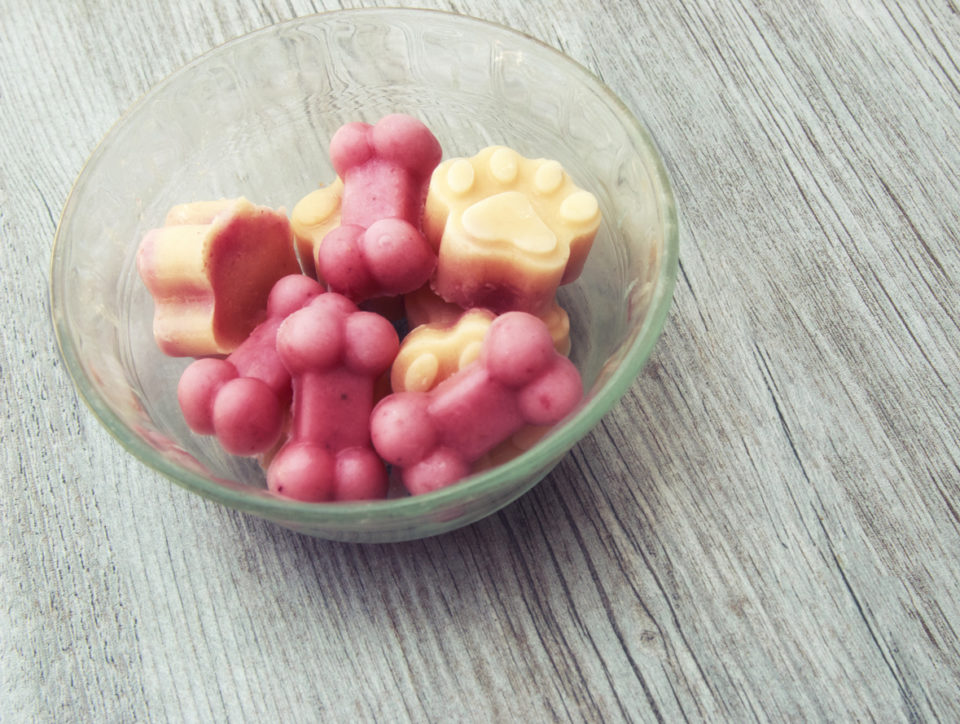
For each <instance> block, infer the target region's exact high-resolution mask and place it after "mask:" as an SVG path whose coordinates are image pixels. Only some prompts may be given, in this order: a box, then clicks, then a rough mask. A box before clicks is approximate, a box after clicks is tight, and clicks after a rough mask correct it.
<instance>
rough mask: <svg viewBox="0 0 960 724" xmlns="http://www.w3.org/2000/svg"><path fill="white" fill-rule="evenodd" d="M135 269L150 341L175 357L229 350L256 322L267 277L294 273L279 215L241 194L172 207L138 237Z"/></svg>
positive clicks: (289, 239) (288, 234)
mask: <svg viewBox="0 0 960 724" xmlns="http://www.w3.org/2000/svg"><path fill="white" fill-rule="evenodd" d="M137 268H138V270H139V272H140V276H141V278H142V279H143V282H144V284H145V285H146V287H147V289H148V290H149V292H150V294H151V296H152V297H153V300H154V318H153V333H154V338H155V339H156V341H157V344H158V345H159V346H160V348H161V349H162V350H163V351H164V352H165V353H166V354H168V355H171V356H183V357H200V356H204V355H223V354H228V353H230V352H232V351H233V350H234V349H235V348H236V347H237V346H238V345H239V344H240V343H241V342H242V341H243V340H244V339H246V337H247V335H248V334H250V332H251V330H252V329H253V328H254V327H255V326H256V325H257V324H258V323H260V322H261V321H262V320H263V317H264V314H265V312H266V302H267V296H268V294H269V293H270V289H271V287H273V284H274V282H276V281H277V280H278V279H279V278H280V277H282V276H285V275H287V274H294V273H297V272H299V271H300V265H299V264H298V263H297V257H296V253H295V252H294V248H293V232H292V231H291V229H290V222H289V221H288V220H287V216H286V214H285V213H284V212H283V211H282V210H279V211H275V210H273V209H270V208H267V207H265V206H254V205H253V204H252V203H250V202H249V201H247V200H246V199H243V198H240V199H224V200H221V201H201V202H196V203H192V204H182V205H180V206H175V207H174V208H172V209H171V210H170V212H169V213H168V215H167V224H166V225H165V226H163V227H161V228H159V229H153V230H152V231H150V232H148V233H147V234H146V236H144V238H143V241H142V242H141V243H140V248H139V250H138V253H137Z"/></svg>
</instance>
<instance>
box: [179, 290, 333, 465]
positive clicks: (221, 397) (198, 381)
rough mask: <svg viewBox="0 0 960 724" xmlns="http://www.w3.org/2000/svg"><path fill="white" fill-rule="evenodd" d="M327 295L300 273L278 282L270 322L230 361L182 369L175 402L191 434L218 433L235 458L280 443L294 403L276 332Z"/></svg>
mask: <svg viewBox="0 0 960 724" xmlns="http://www.w3.org/2000/svg"><path fill="white" fill-rule="evenodd" d="M322 293H323V288H322V287H321V286H320V285H319V284H318V283H317V282H316V281H314V280H313V279H310V278H309V277H307V276H304V275H302V274H291V275H289V276H285V277H283V278H282V279H280V280H279V281H278V282H277V283H276V284H275V285H274V286H273V289H272V290H271V292H270V297H269V299H268V300H267V318H266V319H265V320H264V321H263V322H261V323H260V324H259V325H257V327H255V328H254V330H253V331H252V332H251V333H250V336H249V337H247V339H245V340H244V341H243V342H242V343H241V344H240V346H239V347H237V348H236V349H235V350H234V351H233V352H232V353H231V354H230V355H229V356H228V357H227V358H226V359H219V358H216V357H206V358H203V359H198V360H196V361H194V362H193V363H191V364H190V366H189V367H187V369H185V370H184V372H183V374H182V375H181V377H180V383H179V384H178V385H177V400H178V401H179V402H180V409H181V411H182V412H183V416H184V419H185V420H186V422H187V425H188V426H189V427H190V429H191V430H193V431H194V432H196V433H198V434H200V435H216V436H217V439H218V440H219V441H220V444H221V445H222V446H223V448H224V449H225V450H226V451H227V452H229V453H231V454H233V455H256V454H258V453H262V452H265V451H267V450H269V449H270V448H271V447H272V446H274V445H275V444H276V443H277V440H278V439H279V437H280V432H281V429H282V427H283V422H284V418H285V417H286V413H287V410H288V408H289V405H290V395H291V387H290V373H289V372H288V371H287V368H286V367H284V366H283V363H282V362H281V361H280V356H279V355H278V354H277V349H276V338H277V329H278V328H279V327H280V324H281V322H283V320H284V319H286V318H287V317H288V316H289V315H290V314H292V313H293V312H294V311H296V310H298V309H300V308H301V307H303V306H304V305H306V304H307V303H309V302H310V301H311V300H312V299H314V298H315V297H317V296H318V295H320V294H322Z"/></svg>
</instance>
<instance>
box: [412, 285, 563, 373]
mask: <svg viewBox="0 0 960 724" xmlns="http://www.w3.org/2000/svg"><path fill="white" fill-rule="evenodd" d="M403 306H404V309H405V312H406V317H407V322H408V324H409V325H410V328H411V329H416V328H417V327H419V326H420V325H422V324H429V325H432V326H441V327H443V326H450V325H452V324H454V323H455V322H456V321H457V320H458V319H460V317H462V316H463V313H464V312H465V311H466V310H465V309H464V308H463V307H461V306H460V305H459V304H454V303H453V302H448V301H446V300H445V299H443V298H442V297H441V296H439V295H438V294H437V293H436V292H435V291H433V289H431V288H430V285H429V284H424V285H423V286H422V287H420V288H419V289H417V290H415V291H413V292H410V293H409V294H405V295H403ZM537 316H538V317H540V319H542V320H543V321H544V323H545V324H546V325H547V329H548V330H550V337H551V338H552V339H553V346H554V348H556V350H557V352H559V353H560V354H562V355H564V356H567V355H569V354H570V317H569V315H568V314H567V312H566V310H565V309H564V308H563V307H561V306H560V304H559V303H558V302H557V301H556V299H554V301H553V303H552V304H551V305H550V306H549V307H547V309H546V311H544V312H542V313H540V314H538V315H537Z"/></svg>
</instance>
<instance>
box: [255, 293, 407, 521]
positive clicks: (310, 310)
mask: <svg viewBox="0 0 960 724" xmlns="http://www.w3.org/2000/svg"><path fill="white" fill-rule="evenodd" d="M399 345H400V343H399V340H398V338H397V332H396V330H395V329H394V328H393V325H391V324H390V322H388V321H387V320H386V319H384V318H383V317H381V316H380V315H378V314H375V313H373V312H362V311H359V310H358V309H357V306H356V305H355V304H354V303H353V302H351V301H350V300H349V299H347V298H346V297H344V296H341V295H340V294H337V293H335V292H329V293H327V294H323V295H321V296H319V297H317V298H316V299H315V300H313V302H311V303H310V304H309V305H308V306H306V307H304V308H303V309H301V310H299V311H297V312H294V313H293V314H291V315H290V316H289V317H288V318H287V319H286V320H285V321H284V322H283V324H281V325H280V329H279V330H278V331H277V352H278V353H279V355H280V359H281V361H282V362H283V364H284V366H285V367H286V368H287V369H288V370H289V371H290V375H291V380H292V383H293V421H292V425H291V430H290V437H289V439H288V440H287V441H286V442H285V443H284V445H283V447H281V448H280V450H279V452H277V454H276V456H275V457H274V458H273V460H272V461H271V462H270V465H269V467H268V468H267V487H268V488H269V489H270V490H272V491H273V492H275V493H278V494H280V495H283V496H285V497H289V498H295V499H297V500H306V501H317V502H319V501H327V500H369V499H374V498H382V497H385V496H386V493H387V473H386V468H385V466H384V463H383V461H382V460H381V459H380V458H379V457H378V456H377V454H376V453H375V452H374V451H373V448H372V447H371V445H370V411H371V410H372V408H373V398H374V383H375V381H376V380H377V378H378V377H380V376H381V375H382V374H383V373H384V372H385V371H386V370H387V369H389V367H390V365H391V363H392V362H393V359H394V357H396V355H397V350H398V349H399Z"/></svg>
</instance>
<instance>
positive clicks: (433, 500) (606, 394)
mask: <svg viewBox="0 0 960 724" xmlns="http://www.w3.org/2000/svg"><path fill="white" fill-rule="evenodd" d="M396 14H400V15H405V16H406V15H409V16H427V15H432V16H436V17H437V18H440V19H442V21H443V22H454V23H464V24H467V25H470V24H481V25H484V26H486V27H487V29H488V30H492V31H494V32H496V33H498V34H501V35H503V36H507V37H511V38H513V39H514V40H515V41H517V40H520V41H523V42H526V43H532V44H533V45H534V46H535V47H536V48H538V49H539V50H540V51H541V52H544V53H545V54H547V55H552V56H554V57H555V59H556V60H557V61H559V62H560V63H562V64H564V65H565V67H567V68H569V70H570V71H571V72H574V73H577V74H579V75H580V76H581V77H582V79H583V80H585V81H587V82H588V84H589V85H591V86H592V87H593V88H594V89H595V90H596V91H598V92H599V93H601V94H602V95H603V96H604V97H605V98H606V99H607V101H608V102H610V103H611V104H612V105H613V106H615V107H616V108H617V111H618V113H619V115H620V116H621V119H622V120H623V121H624V123H623V126H624V129H625V131H626V132H627V134H628V135H629V136H630V137H631V138H632V140H633V141H634V143H635V144H636V146H638V147H640V148H645V149H647V150H648V151H649V158H648V161H649V162H650V166H649V168H648V171H649V172H650V173H651V175H652V176H654V177H655V179H656V182H657V183H656V186H657V187H658V188H659V191H660V193H659V199H658V205H659V207H660V209H661V213H662V220H663V249H662V252H661V257H660V261H661V264H662V268H661V272H660V274H659V275H658V276H657V277H656V280H655V285H654V288H653V290H652V294H651V297H650V301H649V306H648V312H647V315H646V317H645V320H644V323H643V325H642V326H641V328H640V330H639V332H638V333H637V335H636V337H635V339H634V340H633V342H632V343H631V344H630V346H629V347H628V348H627V349H626V350H625V351H623V352H622V356H621V360H620V363H619V364H618V366H617V368H616V369H615V370H613V372H612V374H611V376H610V378H609V379H608V380H607V381H606V383H605V384H604V386H603V387H601V388H600V389H599V390H598V391H597V394H596V395H595V397H594V398H593V399H591V400H589V401H587V402H585V403H581V404H580V405H579V406H578V407H577V409H576V410H575V411H574V412H573V413H571V414H570V415H569V416H568V417H567V418H566V419H565V420H564V421H562V422H561V423H559V424H558V425H556V426H555V427H554V428H553V430H551V433H550V434H549V435H547V436H546V437H545V438H544V439H542V440H540V441H539V442H538V443H537V444H536V445H535V446H534V447H533V448H531V449H530V450H528V451H526V452H524V453H522V454H521V455H519V456H517V457H516V458H514V459H512V460H510V461H508V462H507V463H504V464H503V465H499V466H496V467H495V468H491V469H490V470H486V471H483V472H479V473H475V474H473V475H470V476H469V477H467V478H465V479H463V480H462V481H459V482H457V483H455V484H453V485H450V486H447V487H445V488H441V489H440V490H436V491H432V492H429V493H423V494H420V495H416V496H405V497H400V498H390V499H386V500H372V501H358V502H327V503H309V502H303V501H297V500H292V499H288V498H282V497H280V496H277V495H275V494H273V493H270V492H269V491H266V490H263V489H260V488H256V489H250V490H245V489H242V488H240V487H239V484H235V485H230V486H228V485H225V484H223V483H221V482H216V481H215V480H212V479H210V478H208V477H205V476H203V475H200V474H198V473H195V472H193V471H191V470H189V469H188V468H186V467H183V466H180V465H177V464H176V463H174V462H173V461H171V460H169V459H168V458H166V457H164V456H163V455H162V454H161V453H160V452H159V451H158V450H157V449H155V448H154V447H153V446H151V445H150V444H148V443H147V442H145V441H144V440H143V439H142V438H141V437H139V436H138V435H136V434H134V433H133V431H132V430H131V429H130V428H129V426H128V425H127V423H126V422H124V421H123V420H122V419H121V417H120V416H119V415H118V414H117V413H116V412H114V410H113V409H112V408H111V407H110V405H109V404H108V403H107V402H106V401H105V400H104V399H103V398H102V396H101V395H100V394H99V393H98V392H97V389H96V386H95V385H94V384H93V383H92V382H91V381H90V380H89V377H88V375H87V373H86V372H85V370H84V368H83V365H82V364H81V363H80V360H79V357H78V355H77V354H76V345H75V344H74V342H73V339H72V337H71V334H70V332H69V330H68V329H67V328H66V327H65V325H64V324H63V315H59V318H58V314H57V310H58V309H59V308H60V306H61V305H60V303H59V302H58V298H57V289H56V279H57V278H58V277H57V271H58V266H59V264H58V259H59V258H60V256H61V249H62V246H63V242H62V236H61V235H62V233H63V231H64V222H65V218H66V216H67V212H68V210H69V209H70V207H71V205H72V202H73V201H74V197H75V194H76V192H77V189H78V187H79V186H80V184H81V181H82V180H83V179H84V178H85V176H86V174H87V172H88V170H89V169H90V168H91V167H92V166H93V165H94V163H95V161H96V160H97V159H98V158H99V156H100V155H101V154H102V153H103V152H104V148H105V146H106V144H107V142H108V140H109V139H110V138H111V137H112V136H113V135H114V134H115V132H116V131H117V129H118V128H120V127H121V126H123V125H124V124H125V123H126V122H127V120H128V119H129V118H130V117H131V116H133V115H134V114H135V113H136V112H137V110H138V109H139V108H140V107H141V106H142V105H144V104H145V103H146V102H147V101H148V100H149V98H150V97H151V96H152V95H153V94H154V93H157V92H158V91H159V90H160V89H162V88H164V87H166V86H167V85H169V84H170V83H172V82H174V81H176V79H177V78H178V77H179V76H181V75H183V74H185V73H187V72H188V71H189V70H190V69H192V68H194V67H196V66H197V65H200V64H202V63H204V62H206V61H207V60H208V59H209V58H210V57H212V56H214V55H216V54H218V53H220V52H222V51H224V50H225V49H227V48H229V47H231V46H233V45H237V44H242V43H245V42H247V41H249V40H251V39H253V38H255V37H258V36H265V35H268V34H272V33H277V32H281V31H283V30H285V29H288V28H291V27H294V26H297V25H311V24H316V23H318V22H320V23H322V22H324V21H327V20H336V19H339V18H343V17H349V16H370V17H372V16H376V15H383V16H389V15H396ZM627 121H629V123H627ZM678 266H679V221H678V211H677V205H676V200H675V197H674V194H673V190H672V185H671V183H670V179H669V175H668V171H667V168H666V165H665V162H664V158H663V155H662V153H661V152H660V150H659V148H658V146H657V144H656V142H655V141H654V139H653V137H652V136H651V134H650V132H649V131H648V129H647V128H646V126H645V125H644V124H643V123H642V122H641V121H640V120H639V119H638V118H637V117H636V115H635V114H634V113H633V111H631V110H630V109H629V108H628V107H627V106H626V104H624V102H623V101H622V100H620V98H619V97H618V96H617V94H616V93H614V92H613V91H612V90H611V89H610V88H609V87H608V86H607V85H606V83H604V82H603V80H601V79H600V78H599V77H598V76H597V75H596V74H595V73H593V72H592V71H590V70H589V69H588V68H586V67H585V66H583V65H582V64H581V63H579V62H578V61H576V60H574V59H573V58H571V57H570V56H568V55H566V54H564V53H563V52H561V51H560V50H557V49H556V48H554V47H552V46H550V45H548V44H547V43H545V42H543V41H542V40H540V39H538V38H536V37H534V36H532V35H530V34H528V33H526V32H523V31H521V30H517V29H516V28H512V27H509V26H507V25H504V24H501V23H498V22H495V21H491V20H486V19H483V18H477V17H473V16H470V15H465V14H462V13H456V12H450V11H446V10H435V9H421V8H400V7H381V8H354V9H338V10H330V11H325V12H320V13H315V14H311V15H305V16H300V17H297V18H292V19H289V20H285V21H283V22H280V23H274V24H272V25H268V26H265V27H262V28H258V29H256V30H253V31H250V32H247V33H244V34H242V35H239V36H237V37H234V38H231V39H229V40H226V41H224V42H222V43H220V44H218V45H216V46H214V47H213V48H211V49H209V50H207V51H205V52H204V53H202V54H200V55H198V56H196V57H195V58H194V59H192V60H190V61H189V62H187V63H185V64H183V65H181V66H180V67H178V68H177V69H175V70H174V71H172V72H170V73H169V74H167V75H166V76H165V77H164V78H162V79H161V80H160V81H158V82H157V83H155V84H153V85H152V86H151V87H150V88H148V89H147V90H146V91H145V92H144V93H143V94H142V95H141V96H140V97H139V98H138V99H137V100H136V101H134V103H132V104H131V105H130V106H129V107H128V108H127V109H126V110H125V111H124V112H123V113H122V114H121V115H120V116H119V118H118V119H117V120H116V121H115V122H114V123H113V124H112V126H111V127H110V128H109V129H108V130H107V132H106V133H105V134H104V136H103V137H102V138H101V139H100V140H99V141H98V143H97V145H96V146H95V148H94V150H93V151H92V152H91V154H90V156H89V157H88V159H87V160H86V161H85V162H84V164H83V166H82V167H81V169H80V172H79V173H78V175H77V177H76V179H75V180H74V182H73V184H72V186H71V188H70V192H69V193H68V195H67V197H66V200H65V202H64V206H63V210H62V212H61V215H60V218H59V219H58V223H57V228H56V231H55V233H54V241H53V245H52V249H51V256H50V268H49V285H48V293H49V302H50V316H51V321H52V324H53V327H54V334H55V337H56V342H57V347H58V351H59V354H60V358H61V360H62V361H63V362H64V367H65V368H66V370H67V373H68V375H69V376H70V378H71V380H72V381H73V384H74V387H75V388H76V390H77V392H78V394H79V397H80V398H81V399H82V400H83V401H84V403H85V404H86V406H87V407H88V408H89V409H90V411H91V412H93V414H94V416H95V417H96V418H97V419H98V421H99V422H100V423H101V424H102V425H103V427H105V428H106V429H107V431H108V432H109V433H110V434H111V435H112V436H113V437H114V438H115V439H116V440H117V441H118V442H119V443H120V444H121V445H122V446H123V447H124V448H125V449H126V451H127V452H129V453H131V454H132V455H133V456H134V457H136V458H137V459H139V460H140V461H141V462H142V463H144V464H146V465H147V466H148V467H150V468H151V469H153V470H155V471H157V472H159V473H161V474H163V475H164V476H165V477H168V478H170V479H171V480H172V481H173V482H174V483H176V484H177V485H179V486H180V487H183V488H186V489H187V490H190V491H192V492H194V493H197V494H198V495H200V496H202V497H205V498H207V499H210V500H213V501H216V502H218V503H221V504H223V505H226V506H228V507H230V508H233V509H235V510H239V511H243V512H247V513H251V514H254V515H257V516H260V517H264V518H268V519H272V520H274V521H282V522H286V523H295V524H298V525H303V526H310V525H323V526H327V527H328V529H330V530H342V531H347V530H352V529H351V527H350V526H351V524H352V523H356V522H357V521H360V520H364V521H367V522H369V520H370V519H371V518H375V519H376V520H377V522H378V524H380V525H379V526H378V527H380V528H385V527H387V526H388V525H389V524H390V523H391V522H398V521H406V520H410V519H412V518H413V517H417V518H423V517H425V516H429V515H430V513H431V512H434V511H439V510H441V509H443V508H445V507H446V506H447V505H451V504H456V503H458V502H462V501H466V500H470V499H471V498H473V497H474V496H480V495H481V494H482V493H484V492H486V491H487V489H488V488H489V487H490V486H491V485H495V484H496V482H497V481H498V480H499V479H500V478H501V477H503V475H504V473H505V472H506V471H509V472H512V473H515V475H511V476H510V479H514V478H515V477H518V476H524V475H530V474H532V473H536V472H537V471H538V470H543V473H542V475H541V476H540V477H541V478H542V477H543V476H545V475H546V474H547V473H548V472H549V470H550V468H552V467H553V465H554V464H555V463H556V462H558V461H559V459H560V457H561V456H562V455H564V454H565V453H566V452H567V451H568V450H570V449H571V448H572V447H574V446H575V445H576V444H577V442H578V441H579V440H580V439H581V438H583V437H584V436H585V435H586V434H587V433H589V432H590V430H591V429H592V428H593V427H594V426H595V425H596V424H597V423H598V422H599V421H600V418H601V417H603V415H604V414H606V413H607V412H608V411H609V410H610V409H612V407H613V406H614V405H615V404H616V402H617V401H618V400H619V399H620V398H621V397H622V396H623V394H624V393H625V392H626V391H627V389H628V388H629V387H630V386H631V385H632V384H633V382H634V381H635V379H636V378H637V376H638V375H639V373H640V371H641V369H642V368H643V366H644V364H645V363H646V361H647V359H648V358H649V356H650V353H651V352H652V350H653V348H654V346H655V344H656V341H657V339H658V338H659V336H660V333H661V331H662V329H663V326H664V323H665V321H666V318H667V315H668V313H669V310H670V306H671V303H672V298H673V291H674V286H675V282H676V276H677V270H678ZM535 451H536V454H535V455H534V452H535ZM545 465H547V467H546V468H544V466H545ZM538 480H539V478H538V479H536V480H534V481H533V482H531V483H530V485H529V486H528V488H529V487H532V486H533V485H534V484H536V482H537V481H538ZM528 488H527V489H528ZM522 492H523V491H520V492H519V493H518V495H519V494H521V493H522ZM514 497H516V496H511V497H510V498H506V499H504V501H503V503H502V505H506V504H507V503H508V502H510V500H512V499H513V498H514ZM502 505H501V507H502ZM489 512H490V513H492V512H494V511H492V510H491V511H489ZM383 524H387V525H383Z"/></svg>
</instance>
